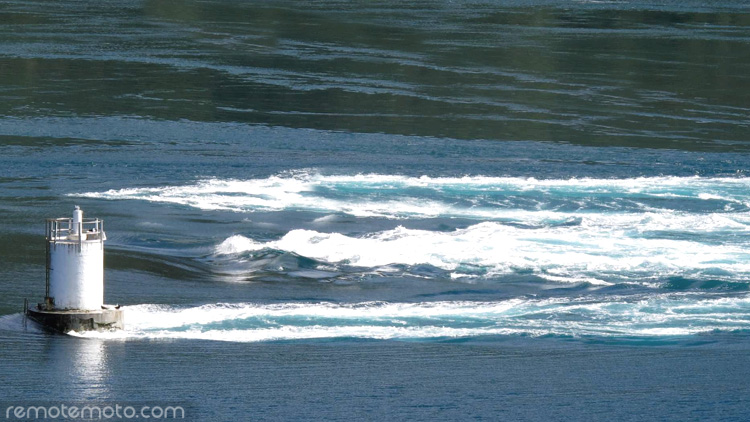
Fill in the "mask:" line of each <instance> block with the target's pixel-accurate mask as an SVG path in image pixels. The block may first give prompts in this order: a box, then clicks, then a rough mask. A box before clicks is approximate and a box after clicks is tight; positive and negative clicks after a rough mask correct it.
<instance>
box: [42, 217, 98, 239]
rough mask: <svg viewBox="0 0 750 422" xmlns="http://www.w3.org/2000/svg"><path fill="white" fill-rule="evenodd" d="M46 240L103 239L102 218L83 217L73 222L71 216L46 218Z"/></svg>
mask: <svg viewBox="0 0 750 422" xmlns="http://www.w3.org/2000/svg"><path fill="white" fill-rule="evenodd" d="M46 236H47V242H52V243H55V242H83V241H85V240H99V241H104V239H105V237H104V220H101V219H98V218H85V219H83V221H81V222H74V221H73V219H72V218H48V219H47V228H46Z"/></svg>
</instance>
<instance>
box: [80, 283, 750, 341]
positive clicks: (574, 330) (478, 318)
mask: <svg viewBox="0 0 750 422" xmlns="http://www.w3.org/2000/svg"><path fill="white" fill-rule="evenodd" d="M125 312H126V315H127V324H126V325H127V329H126V330H121V331H111V332H104V333H99V332H86V333H74V335H77V336H83V337H95V338H104V339H139V338H148V339H203V340H219V341H234V342H255V341H268V340H296V339H318V338H370V339H426V338H457V337H477V336H488V335H493V336H495V335H527V336H543V335H561V336H572V337H581V336H602V337H632V336H638V337H662V336H684V335H692V334H697V333H704V332H711V331H716V330H719V331H732V330H741V329H748V328H750V298H749V297H748V296H741V297H733V298H711V297H708V298H706V297H702V296H696V295H684V294H663V295H654V296H649V297H642V298H640V300H639V298H630V297H626V296H619V297H618V296H611V297H606V298H598V299H597V298H593V297H582V298H552V299H521V298H516V299H510V300H505V301H496V302H468V301H456V302H421V303H387V302H364V303H353V304H334V303H280V304H265V305H264V304H249V303H241V304H216V305H203V306H198V307H193V308H173V307H166V306H156V305H138V306H128V307H125Z"/></svg>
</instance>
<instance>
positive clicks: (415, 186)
mask: <svg viewBox="0 0 750 422" xmlns="http://www.w3.org/2000/svg"><path fill="white" fill-rule="evenodd" d="M533 192H536V193H541V194H544V195H552V196H558V197H565V195H567V194H571V193H575V194H576V195H578V196H581V195H590V196H598V195H615V196H618V197H620V198H624V197H634V198H638V197H654V198H656V197H669V196H671V197H680V198H696V199H702V200H711V199H715V200H725V201H728V202H732V203H740V204H748V203H750V179H747V178H700V177H651V178H632V179H588V178H583V179H576V178H573V179H553V180H537V179H534V178H517V177H486V176H474V177H468V176H467V177H427V176H422V177H407V176H396V175H380V174H366V175H338V176H337V175H333V176H323V175H319V174H311V173H307V172H295V173H290V174H286V175H281V176H271V177H268V178H264V179H251V180H218V179H209V180H203V181H200V182H197V183H195V184H192V185H184V186H165V187H149V188H127V189H118V190H109V191H106V192H86V193H78V194H72V195H71V196H81V197H89V198H103V199H113V200H114V199H119V200H122V199H131V200H133V199H134V200H144V201H151V202H162V203H172V204H179V205H186V206H191V207H195V208H199V209H203V210H229V211H237V212H255V211H279V210H288V209H294V210H307V211H314V212H321V213H327V214H330V213H345V214H350V215H353V216H357V217H387V218H425V217H437V216H453V217H465V218H477V219H506V218H511V219H513V218H518V217H519V215H518V214H519V213H521V214H522V215H521V217H534V218H532V220H536V221H545V220H549V219H553V220H554V219H560V221H563V220H565V219H566V218H569V217H571V215H570V213H557V212H553V211H544V212H539V213H531V214H530V213H529V211H528V210H527V211H521V210H518V209H515V208H513V204H512V201H511V202H510V203H508V204H505V205H503V206H501V205H500V204H497V205H496V206H489V205H486V206H479V207H477V206H468V205H463V206H459V205H455V204H454V201H453V200H452V199H449V198H447V197H446V195H447V196H448V197H450V196H451V195H455V194H459V195H460V196H461V197H463V198H467V200H469V202H472V198H477V197H480V196H482V195H485V194H491V193H495V194H497V193H507V194H509V195H511V194H512V195H521V196H523V195H528V194H529V193H533ZM389 193H391V194H394V195H395V196H394V197H392V198H388V197H384V196H385V195H387V194H389ZM336 194H339V195H336ZM575 216H578V214H575ZM520 220H523V218H521V219H520ZM322 221H324V220H322ZM744 222H747V221H746V220H745V221H744Z"/></svg>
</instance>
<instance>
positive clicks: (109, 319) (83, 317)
mask: <svg viewBox="0 0 750 422" xmlns="http://www.w3.org/2000/svg"><path fill="white" fill-rule="evenodd" d="M26 315H27V316H28V317H29V318H30V319H32V320H33V321H36V322H37V323H39V324H41V325H42V326H44V327H46V328H48V329H51V330H53V331H57V332H60V333H67V332H69V331H71V330H73V331H107V330H114V329H123V328H125V318H124V312H123V311H122V310H121V309H115V308H114V306H111V309H102V310H97V311H76V310H73V311H41V310H39V309H36V308H33V307H32V308H29V309H28V310H27V313H26Z"/></svg>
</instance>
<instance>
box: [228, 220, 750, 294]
mask: <svg viewBox="0 0 750 422" xmlns="http://www.w3.org/2000/svg"><path fill="white" fill-rule="evenodd" d="M709 221H710V219H709ZM652 224H653V222H652ZM659 224H660V225H661V226H663V224H664V223H659ZM647 225H648V224H647ZM747 246H748V245H744V244H741V245H731V244H729V245H714V246H711V247H706V246H705V245H703V244H700V243H698V242H696V241H691V240H675V239H661V238H645V237H640V236H629V235H627V234H625V232H624V229H622V228H618V227H592V226H590V225H585V226H576V227H544V228H539V229H534V230H529V229H524V228H518V227H514V226H508V225H503V224H500V223H494V222H484V223H479V224H476V225H473V226H470V227H468V228H466V229H460V230H455V231H452V232H434V231H427V230H414V229H406V228H404V227H397V228H396V229H393V230H387V231H383V232H377V233H370V234H365V235H362V236H357V237H355V236H346V235H343V234H340V233H324V232H318V231H314V230H292V231H290V232H289V233H287V234H286V235H285V236H283V237H282V238H281V239H279V240H276V241H270V242H264V243H261V242H255V241H252V240H251V239H248V238H246V237H243V236H240V235H235V236H232V237H230V238H228V239H226V240H225V241H224V242H222V243H221V244H220V245H218V246H217V247H216V250H215V252H216V253H217V254H218V255H231V254H237V253H242V252H248V251H257V250H261V249H274V250H283V251H288V252H294V253H296V254H299V255H302V256H305V257H309V258H314V259H316V260H319V261H324V262H327V263H331V264H337V265H341V264H345V265H352V266H361V267H371V268H378V267H388V266H389V265H393V264H401V265H421V264H427V265H432V266H435V267H437V268H440V269H443V270H446V271H451V272H454V273H455V274H461V273H465V270H463V271H462V266H464V267H465V266H468V267H470V268H478V269H480V270H481V272H482V273H484V274H485V275H486V276H497V275H503V274H511V273H515V272H525V273H528V272H531V273H533V274H536V275H539V276H541V277H545V278H547V279H549V280H553V281H567V282H581V281H585V282H589V283H594V284H608V282H607V281H604V280H605V279H610V280H611V279H613V278H614V279H617V278H618V277H620V278H622V277H626V278H627V277H631V278H632V277H642V278H645V279H652V278H664V277H668V276H700V275H701V274H709V275H710V277H711V278H714V279H721V278H722V277H729V278H731V280H733V281H743V280H744V281H748V280H750V252H748V249H747Z"/></svg>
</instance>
